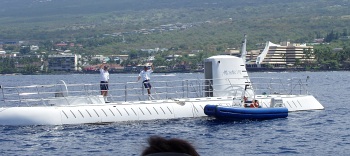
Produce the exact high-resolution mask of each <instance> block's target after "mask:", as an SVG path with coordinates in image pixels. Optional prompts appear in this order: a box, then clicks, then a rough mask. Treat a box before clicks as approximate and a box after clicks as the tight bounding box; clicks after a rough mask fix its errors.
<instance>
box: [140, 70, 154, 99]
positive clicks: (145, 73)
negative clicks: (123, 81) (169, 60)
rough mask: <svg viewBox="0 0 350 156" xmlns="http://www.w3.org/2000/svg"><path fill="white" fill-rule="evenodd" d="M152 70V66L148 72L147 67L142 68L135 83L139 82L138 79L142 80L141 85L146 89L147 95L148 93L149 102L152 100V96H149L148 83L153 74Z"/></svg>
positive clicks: (149, 88) (149, 86)
mask: <svg viewBox="0 0 350 156" xmlns="http://www.w3.org/2000/svg"><path fill="white" fill-rule="evenodd" d="M153 70H154V67H153V64H152V66H151V69H150V70H148V67H147V66H144V67H143V70H142V71H141V72H140V74H139V77H138V78H137V81H140V79H141V78H142V83H143V85H144V86H145V88H146V89H147V93H148V98H149V99H150V100H151V99H154V98H153V97H152V96H151V88H152V86H151V83H150V79H151V77H150V76H151V73H152V72H153Z"/></svg>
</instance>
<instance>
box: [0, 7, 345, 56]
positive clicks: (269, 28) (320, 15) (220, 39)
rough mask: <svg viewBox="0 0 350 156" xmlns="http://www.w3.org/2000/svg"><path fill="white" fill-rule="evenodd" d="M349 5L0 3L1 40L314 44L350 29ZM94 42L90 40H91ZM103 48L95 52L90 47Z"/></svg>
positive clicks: (218, 46)
mask: <svg viewBox="0 0 350 156" xmlns="http://www.w3.org/2000/svg"><path fill="white" fill-rule="evenodd" d="M349 6H350V0H327V1H326V0H309V1H302V0H294V1H289V0H268V1H261V0H249V1H246V0H235V1H232V0H217V1H212V0H176V1H171V0H142V1H140V0H118V1H116V0H101V1H96V0H3V2H2V8H1V9H0V23H1V25H0V40H36V41H40V42H44V41H47V40H53V41H65V40H74V41H79V42H82V43H85V46H87V47H90V48H89V49H86V50H87V51H91V52H93V51H104V52H107V53H115V52H118V51H121V50H124V49H137V48H154V47H166V48H171V47H181V48H183V49H205V50H214V51H215V50H222V49H224V48H227V47H239V44H240V41H241V39H242V35H243V34H244V33H246V34H248V36H249V42H248V46H249V47H253V46H255V44H257V43H264V42H266V41H269V40H270V41H272V42H279V41H284V40H291V41H294V42H310V41H312V40H313V39H314V38H319V37H324V36H325V35H326V34H327V33H329V32H330V31H332V30H334V31H337V32H344V31H347V30H350V28H349V27H350V12H349ZM176 23H182V24H190V25H195V26H194V27H188V28H186V29H185V30H177V31H167V32H161V33H151V34H148V35H124V40H125V41H126V42H122V38H121V36H116V37H114V38H113V37H112V38H113V39H109V40H108V42H107V40H106V38H109V37H106V36H105V35H103V34H113V33H120V32H133V31H135V30H142V29H153V28H156V27H159V26H161V25H166V24H176ZM89 39H92V40H90V41H89ZM97 39H99V40H98V41H100V43H101V44H98V46H96V45H94V44H91V45H88V43H89V42H94V43H96V42H97Z"/></svg>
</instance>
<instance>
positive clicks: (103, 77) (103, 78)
mask: <svg viewBox="0 0 350 156" xmlns="http://www.w3.org/2000/svg"><path fill="white" fill-rule="evenodd" d="M108 80H109V72H108V66H107V65H106V62H103V63H102V64H101V65H100V89H101V95H102V96H103V99H104V100H105V103H109V101H108V100H107V95H108Z"/></svg>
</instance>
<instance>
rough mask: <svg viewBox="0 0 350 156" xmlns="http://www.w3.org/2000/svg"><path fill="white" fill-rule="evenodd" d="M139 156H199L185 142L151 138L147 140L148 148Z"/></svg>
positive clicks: (173, 139) (158, 137)
mask: <svg viewBox="0 0 350 156" xmlns="http://www.w3.org/2000/svg"><path fill="white" fill-rule="evenodd" d="M141 156H199V154H198V153H197V151H196V150H195V148H194V147H193V146H192V145H191V144H190V143H189V142H187V141H185V140H182V139H177V138H172V139H165V138H162V137H160V136H151V137H150V138H148V147H146V149H145V150H144V151H143V152H142V154H141Z"/></svg>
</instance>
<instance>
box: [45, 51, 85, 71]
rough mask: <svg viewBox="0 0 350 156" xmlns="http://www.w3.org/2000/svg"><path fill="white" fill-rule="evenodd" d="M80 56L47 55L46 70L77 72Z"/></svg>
mask: <svg viewBox="0 0 350 156" xmlns="http://www.w3.org/2000/svg"><path fill="white" fill-rule="evenodd" d="M80 59H81V55H76V54H65V55H49V56H48V69H49V70H53V71H78V70H80V68H79V64H81V63H80V62H79V60H80Z"/></svg>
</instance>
